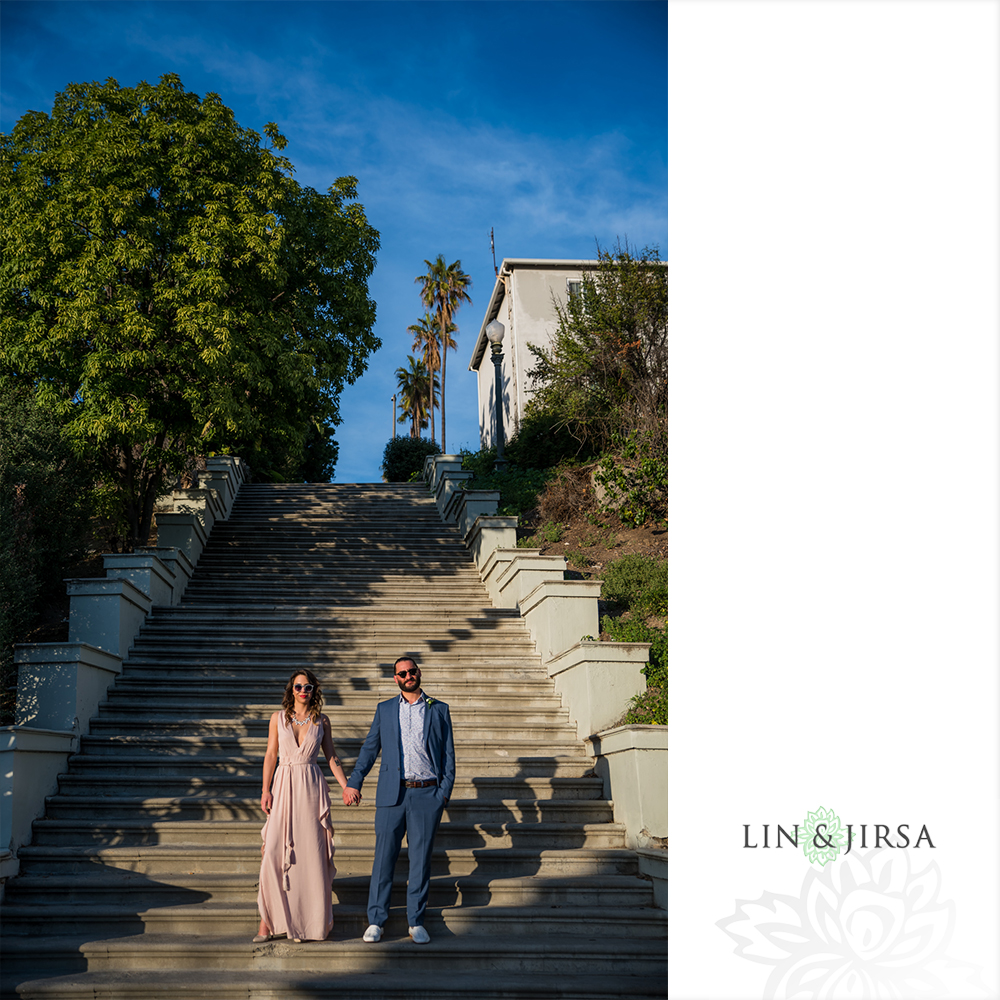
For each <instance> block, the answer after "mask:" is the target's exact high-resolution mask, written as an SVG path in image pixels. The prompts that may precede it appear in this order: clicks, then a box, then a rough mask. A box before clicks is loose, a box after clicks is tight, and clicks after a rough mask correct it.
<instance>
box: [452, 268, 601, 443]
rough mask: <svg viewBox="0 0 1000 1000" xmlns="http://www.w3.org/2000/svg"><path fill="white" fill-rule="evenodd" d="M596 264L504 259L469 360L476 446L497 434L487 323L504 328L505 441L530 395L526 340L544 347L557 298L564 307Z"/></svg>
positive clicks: (550, 333) (550, 334) (554, 318)
mask: <svg viewBox="0 0 1000 1000" xmlns="http://www.w3.org/2000/svg"><path fill="white" fill-rule="evenodd" d="M597 266H598V262H597V261H596V260H521V259H507V258H505V259H504V262H503V264H502V265H501V266H500V273H499V275H497V280H496V284H495V285H494V287H493V295H492V296H491V297H490V302H489V305H488V306H487V308H486V315H485V316H484V317H483V322H482V325H481V326H480V327H479V336H478V337H477V338H476V346H475V348H474V349H473V351H472V360H471V361H470V362H469V371H473V372H475V373H476V375H477V378H478V379H479V440H480V445H481V447H483V448H489V447H490V446H491V445H493V444H494V441H495V436H496V407H495V398H496V396H495V375H494V371H495V369H494V365H493V358H492V355H491V351H490V343H489V341H488V340H487V339H486V327H487V326H488V325H489V324H490V323H491V322H492V321H493V320H495V319H499V320H500V322H501V323H503V325H504V328H505V333H504V339H503V362H502V364H501V375H502V379H503V390H502V392H503V410H504V418H503V419H504V431H505V434H504V440H505V441H509V440H510V439H511V438H512V437H513V436H514V435H515V433H516V432H517V428H518V426H519V424H520V420H521V414H523V413H524V408H525V406H527V404H528V400H529V399H531V396H532V393H531V389H530V385H529V379H528V372H529V371H530V370H531V369H532V368H533V367H534V366H535V357H534V355H533V354H532V353H531V352H530V351H529V350H528V344H535V345H536V346H538V347H548V346H549V344H550V343H551V342H552V337H553V335H554V333H555V331H556V327H557V323H558V318H557V316H556V303H558V304H559V305H560V306H563V307H565V305H566V301H567V299H568V297H569V295H570V293H571V292H572V291H574V290H575V289H576V288H579V286H580V284H581V281H582V276H583V274H584V272H586V271H593V270H595V269H596V268H597Z"/></svg>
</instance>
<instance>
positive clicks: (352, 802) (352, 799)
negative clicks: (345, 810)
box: [344, 788, 361, 806]
mask: <svg viewBox="0 0 1000 1000" xmlns="http://www.w3.org/2000/svg"><path fill="white" fill-rule="evenodd" d="M360 801H361V792H359V791H358V790H357V789H356V788H345V789H344V805H345V806H356V805H357V804H358V803H359V802H360Z"/></svg>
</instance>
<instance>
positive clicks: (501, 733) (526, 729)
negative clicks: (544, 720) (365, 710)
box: [80, 719, 586, 760]
mask: <svg viewBox="0 0 1000 1000" xmlns="http://www.w3.org/2000/svg"><path fill="white" fill-rule="evenodd" d="M368 727H369V723H368V720H367V719H365V720H359V721H358V722H357V723H355V725H354V726H349V725H346V724H345V725H344V726H342V727H341V729H340V730H339V731H338V732H335V733H334V734H333V738H334V742H335V743H336V744H337V747H338V749H340V750H343V751H345V752H347V753H349V752H350V749H352V748H354V747H358V748H360V746H361V743H362V742H363V741H364V738H365V736H366V735H367V734H368ZM452 729H453V731H454V734H455V744H456V747H459V746H460V747H461V753H469V754H473V755H475V756H482V755H485V754H486V752H487V751H488V750H490V749H491V748H493V747H497V746H499V745H500V742H501V741H502V744H503V747H504V748H505V749H506V750H507V751H508V754H514V755H516V756H532V757H537V756H553V757H557V756H559V757H572V756H577V755H579V754H583V753H585V752H586V751H585V750H584V749H583V747H582V746H581V745H580V744H579V742H578V741H577V740H576V739H575V736H576V733H575V730H574V727H572V726H570V725H569V724H566V725H565V726H558V725H548V724H540V725H536V726H532V725H528V724H524V725H520V726H517V727H516V729H515V728H514V727H513V726H508V727H503V726H497V727H495V728H487V727H478V728H477V727H476V725H475V724H474V723H470V724H468V725H466V724H465V723H464V722H455V720H452ZM162 733H163V731H162V730H161V731H160V733H155V732H154V733H146V732H144V731H143V732H140V733H137V734H135V735H129V734H120V733H116V734H109V735H96V734H95V735H93V736H84V737H82V738H81V740H80V746H81V749H82V750H83V752H84V753H86V754H89V755H96V754H102V753H109V754H115V755H117V754H118V753H120V752H121V751H122V750H124V749H126V748H127V749H128V750H129V751H130V752H132V753H136V752H142V751H147V752H149V753H153V754H177V755H181V756H184V755H190V754H201V753H212V754H215V753H219V752H222V751H226V752H229V753H233V754H236V755H238V756H239V755H246V754H252V755H257V754H259V755H260V758H261V759H262V760H263V757H264V751H265V749H266V747H267V727H266V726H264V727H262V732H261V735H259V736H239V735H235V736H234V735H229V732H224V733H218V734H208V735H204V734H201V733H191V734H188V733H185V732H178V733H177V735H163V734H162ZM458 753H459V751H458V750H456V754H458ZM355 755H356V752H355Z"/></svg>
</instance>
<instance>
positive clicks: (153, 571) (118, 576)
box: [104, 549, 177, 605]
mask: <svg viewBox="0 0 1000 1000" xmlns="http://www.w3.org/2000/svg"><path fill="white" fill-rule="evenodd" d="M104 572H105V573H106V574H107V577H108V579H109V580H129V581H130V582H131V583H133V584H135V586H136V587H138V588H139V590H141V591H142V592H143V593H144V594H145V595H146V596H147V597H148V598H149V599H150V600H151V601H152V602H153V604H163V605H170V604H173V603H174V584H175V583H176V582H177V577H176V574H175V573H174V571H173V570H172V569H171V568H170V567H169V566H167V565H165V564H164V562H163V561H162V560H161V559H160V557H159V556H158V555H157V554H156V551H155V550H150V549H143V550H140V551H138V552H122V553H118V552H109V553H107V554H106V555H105V556H104Z"/></svg>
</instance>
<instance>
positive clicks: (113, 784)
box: [51, 768, 604, 809]
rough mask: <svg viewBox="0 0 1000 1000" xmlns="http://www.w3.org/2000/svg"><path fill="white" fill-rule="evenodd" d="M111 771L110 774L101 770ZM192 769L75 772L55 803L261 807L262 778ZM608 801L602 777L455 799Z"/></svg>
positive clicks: (492, 782)
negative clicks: (172, 800) (231, 802)
mask: <svg viewBox="0 0 1000 1000" xmlns="http://www.w3.org/2000/svg"><path fill="white" fill-rule="evenodd" d="M96 770H97V771H101V770H105V771H107V770H109V769H108V768H103V769H96ZM189 772H190V769H189V768H179V769H178V770H177V771H176V772H175V773H173V774H162V773H160V770H159V769H157V770H156V771H155V772H154V773H152V774H133V775H131V776H130V777H129V779H128V782H127V785H125V786H124V787H123V784H122V777H121V775H119V774H116V773H115V772H113V771H111V772H110V773H106V774H105V773H95V769H90V770H86V769H85V770H84V771H83V772H82V773H75V772H70V773H68V774H62V775H60V776H59V795H58V796H53V797H52V800H51V801H53V802H55V801H57V799H58V800H60V801H61V800H62V799H63V798H70V799H72V798H77V797H94V798H111V799H115V798H118V797H121V796H122V795H123V794H129V795H131V796H132V797H133V798H136V799H140V800H143V801H146V800H149V799H154V798H162V797H177V798H202V797H204V798H211V799H219V800H226V799H247V800H249V801H253V802H256V801H258V799H259V797H260V784H261V774H260V771H259V770H258V771H257V772H256V773H254V774H247V775H235V774H231V773H228V772H226V773H213V774H206V775H203V776H201V777H197V776H195V775H193V774H191V773H189ZM325 777H326V783H327V785H328V786H329V789H330V795H331V797H332V798H334V799H336V798H337V797H339V795H340V786H339V785H337V783H336V781H334V779H333V778H332V777H331V776H330V775H329V774H326V775H325ZM377 787H378V777H377V771H372V773H371V774H370V775H369V776H368V779H367V780H366V781H365V785H364V796H365V797H364V799H363V801H362V803H361V806H360V808H361V809H365V808H366V807H367V805H368V803H369V802H374V800H375V789H376V788H377ZM603 797H604V780H603V779H602V778H598V777H540V778H529V777H525V776H523V775H510V776H507V775H500V776H496V777H494V776H491V775H483V774H475V775H472V776H470V775H469V774H465V775H463V774H461V773H460V774H459V775H458V778H457V780H456V781H455V787H454V789H453V800H454V799H475V800H476V801H478V802H480V803H482V802H493V801H496V800H508V799H518V800H521V799H533V800H537V801H551V800H556V801H567V800H569V801H576V800H583V801H593V800H595V799H597V800H600V799H603Z"/></svg>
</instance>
